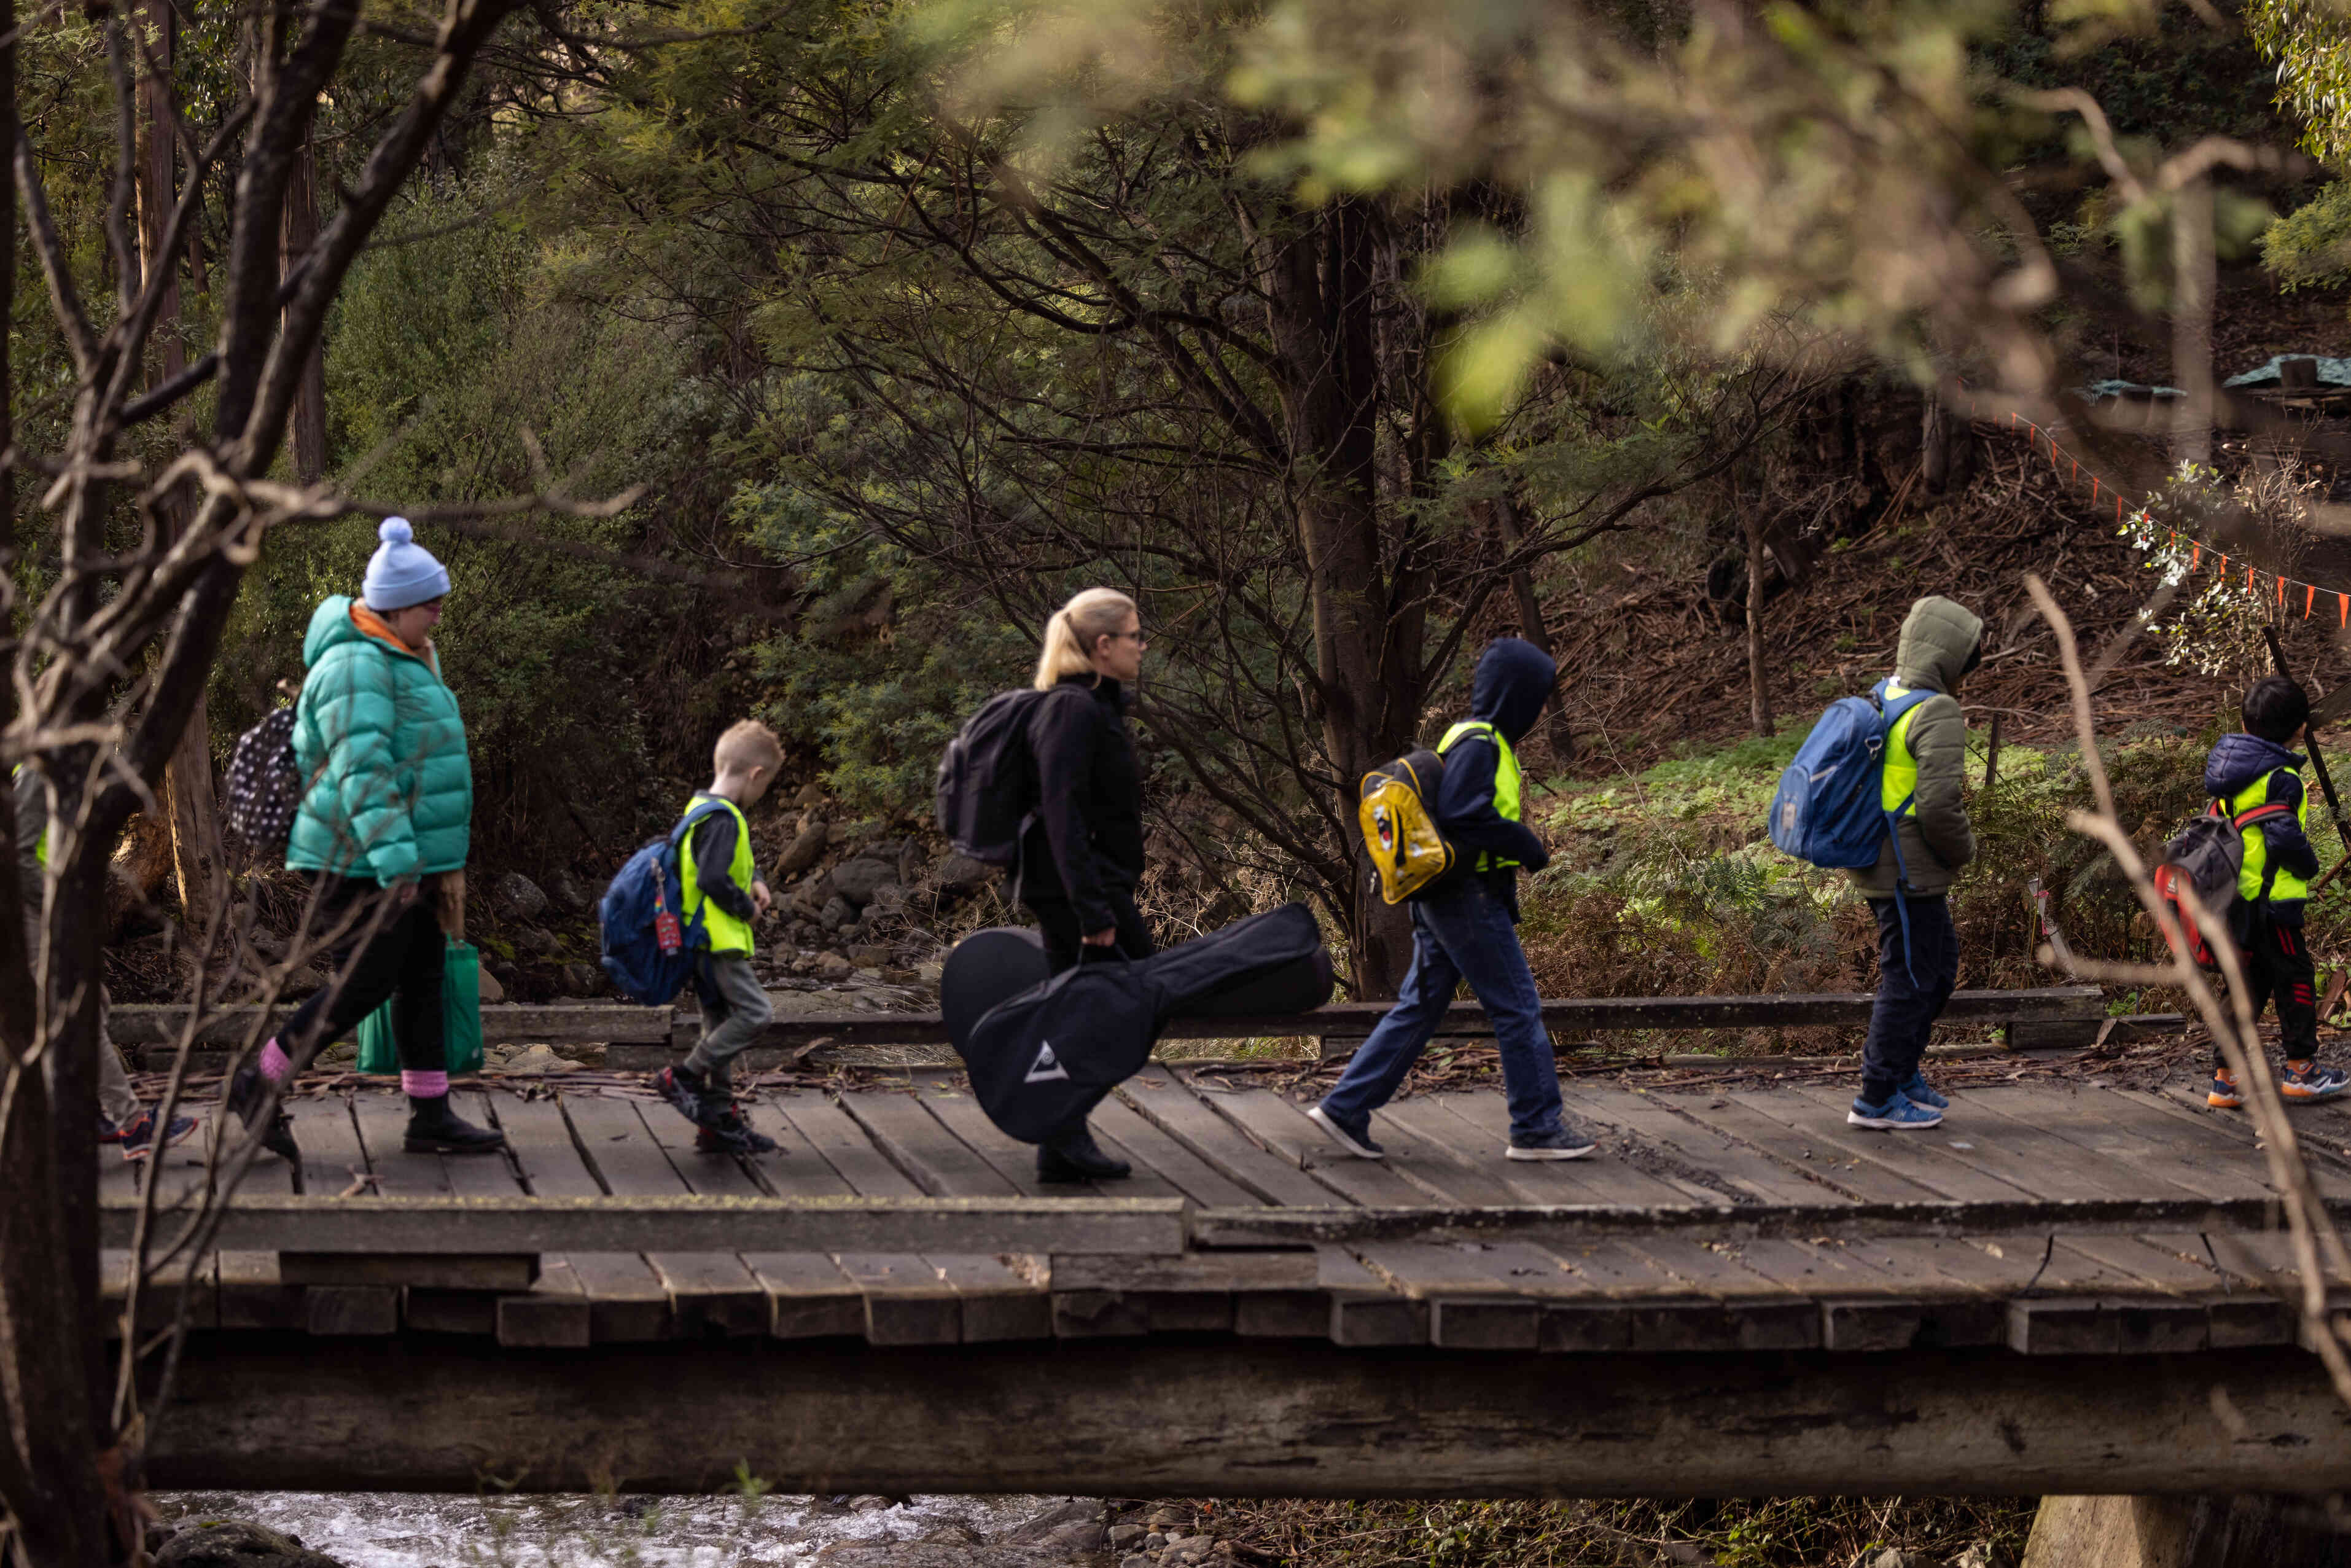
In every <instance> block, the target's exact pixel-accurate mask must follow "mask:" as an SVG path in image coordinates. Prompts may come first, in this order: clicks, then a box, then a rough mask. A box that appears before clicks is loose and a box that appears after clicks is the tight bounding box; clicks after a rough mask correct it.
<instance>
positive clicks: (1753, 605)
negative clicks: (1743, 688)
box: [1740, 508, 1771, 735]
mask: <svg viewBox="0 0 2351 1568" xmlns="http://www.w3.org/2000/svg"><path fill="white" fill-rule="evenodd" d="M1740 528H1741V530H1742V531H1743V532H1744V533H1745V534H1746V536H1747V723H1748V727H1750V729H1752V730H1753V731H1754V732H1755V733H1756V734H1757V735H1769V734H1771V687H1770V686H1769V685H1767V684H1766V682H1765V680H1764V674H1763V520H1762V518H1761V516H1759V515H1758V514H1757V513H1756V512H1755V511H1754V510H1753V509H1752V508H1750V509H1749V511H1748V513H1747V516H1746V517H1743V518H1742V519H1741V520H1740Z"/></svg>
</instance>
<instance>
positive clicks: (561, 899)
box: [547, 871, 595, 915]
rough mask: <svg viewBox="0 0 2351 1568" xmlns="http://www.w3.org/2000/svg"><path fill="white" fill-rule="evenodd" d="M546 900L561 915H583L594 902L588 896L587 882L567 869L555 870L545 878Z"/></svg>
mask: <svg viewBox="0 0 2351 1568" xmlns="http://www.w3.org/2000/svg"><path fill="white" fill-rule="evenodd" d="M547 900H548V902H549V904H553V905H555V907H556V910H557V912H558V913H559V914H563V915H585V914H586V913H587V912H588V910H589V908H590V906H591V905H592V904H594V903H595V900H594V899H592V898H590V896H589V894H588V888H587V884H586V883H582V882H581V881H580V879H579V878H578V877H576V876H573V875H572V874H571V873H569V872H568V871H559V872H557V873H555V874H554V875H553V876H550V877H549V878H548V879H547Z"/></svg>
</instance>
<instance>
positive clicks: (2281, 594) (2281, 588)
mask: <svg viewBox="0 0 2351 1568" xmlns="http://www.w3.org/2000/svg"><path fill="white" fill-rule="evenodd" d="M2278 608H2280V609H2281V610H2282V609H2283V608H2285V579H2284V578H2282V577H2281V578H2279V579H2278Z"/></svg>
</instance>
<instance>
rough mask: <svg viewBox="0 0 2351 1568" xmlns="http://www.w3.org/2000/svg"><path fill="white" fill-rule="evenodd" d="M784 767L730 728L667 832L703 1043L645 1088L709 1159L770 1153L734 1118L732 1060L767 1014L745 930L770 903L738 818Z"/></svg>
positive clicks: (749, 724) (754, 725)
mask: <svg viewBox="0 0 2351 1568" xmlns="http://www.w3.org/2000/svg"><path fill="white" fill-rule="evenodd" d="M783 761H784V747H783V743H782V742H780V741H778V739H777V738H776V732H775V731H773V730H771V729H769V728H768V727H767V726H766V725H764V724H761V723H760V722H759V721H758V720H757V719H748V718H747V719H745V720H743V721H742V722H741V723H740V724H737V725H736V726H734V727H732V728H730V729H728V730H727V732H726V734H724V735H722V736H720V737H718V744H717V745H716V747H713V748H712V751H711V768H712V772H713V774H714V777H713V778H712V779H711V781H710V788H708V789H705V790H703V791H701V792H700V793H699V794H697V795H695V797H694V799H693V800H689V801H687V802H686V807H685V814H684V816H683V817H682V818H680V819H679V822H678V829H677V830H673V836H676V837H679V838H680V840H681V841H680V843H679V845H678V877H679V882H680V884H681V887H682V889H683V897H682V898H681V900H680V904H679V908H678V911H677V913H678V916H679V918H680V920H681V922H682V924H683V926H684V939H685V942H686V945H687V946H689V947H692V948H693V949H695V961H694V989H695V996H696V997H698V998H700V999H701V1002H702V1038H701V1039H699V1040H696V1041H695V1045H694V1050H693V1051H691V1052H689V1053H688V1054H687V1056H686V1059H685V1060H684V1061H682V1062H680V1063H679V1064H678V1065H676V1066H674V1067H665V1068H664V1069H663V1070H662V1071H660V1072H659V1073H657V1074H656V1075H655V1076H654V1078H653V1086H654V1087H655V1088H657V1089H659V1090H660V1091H661V1092H662V1096H663V1098H664V1099H666V1100H667V1101H668V1102H669V1103H671V1104H672V1105H674V1106H675V1107H676V1108H677V1110H678V1113H680V1114H681V1115H683V1116H684V1117H685V1119H686V1120H687V1121H689V1122H692V1123H693V1124H695V1127H696V1128H697V1129H698V1131H697V1132H696V1133H695V1140H694V1142H695V1148H697V1149H700V1150H702V1151H704V1152H705V1153H708V1154H731V1155H764V1154H768V1153H771V1152H773V1151H774V1149H775V1146H776V1141H775V1140H774V1139H773V1138H770V1137H768V1136H766V1135H765V1134H760V1133H756V1132H753V1131H752V1130H751V1126H750V1124H749V1123H747V1122H746V1121H745V1120H744V1119H743V1110H742V1107H741V1106H739V1105H737V1103H735V1089H734V1082H733V1068H732V1063H733V1062H734V1060H735V1058H736V1057H737V1056H739V1055H741V1054H742V1052H743V1050H744V1048H745V1047H746V1046H748V1045H749V1044H750V1043H751V1042H752V1041H753V1040H757V1039H758V1038H759V1031H760V1030H763V1029H765V1028H767V1027H768V1019H771V1018H773V1017H774V1016H775V1009H774V1008H773V1007H772V1006H771V1005H770V1004H769V1003H768V992H767V988H765V987H763V986H761V985H760V984H759V977H758V975H756V974H754V973H753V972H752V969H751V954H752V952H753V951H754V949H755V948H756V947H757V946H758V941H757V938H756V937H755V936H753V934H752V925H753V923H754V922H755V921H757V920H758V918H759V916H761V915H765V914H767V912H768V904H771V903H772V902H773V901H774V900H773V895H772V894H770V893H769V892H768V884H767V882H766V881H765V880H764V879H763V878H762V877H761V876H760V875H759V868H758V862H757V861H756V860H755V859H754V858H753V856H752V853H751V826H750V824H749V822H747V821H745V819H744V815H743V813H744V812H746V811H747V810H750V809H751V808H752V807H754V806H756V805H758V803H759V801H760V800H761V799H762V798H764V797H765V796H766V795H767V793H768V787H769V786H770V785H772V784H774V783H775V781H776V770H777V769H778V768H781V767H782V766H783Z"/></svg>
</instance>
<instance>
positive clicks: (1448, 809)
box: [1437, 731, 1551, 871]
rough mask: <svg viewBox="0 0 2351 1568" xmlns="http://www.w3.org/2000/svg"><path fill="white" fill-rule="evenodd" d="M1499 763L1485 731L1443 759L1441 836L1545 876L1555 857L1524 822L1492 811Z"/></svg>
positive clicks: (1455, 746)
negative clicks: (1546, 867) (1515, 820)
mask: <svg viewBox="0 0 2351 1568" xmlns="http://www.w3.org/2000/svg"><path fill="white" fill-rule="evenodd" d="M1501 762H1502V752H1501V747H1498V746H1496V745H1495V744H1494V740H1493V737H1491V736H1489V735H1487V734H1485V733H1484V732H1483V731H1480V732H1479V733H1477V734H1474V735H1465V736H1463V737H1461V738H1460V739H1459V740H1458V741H1456V742H1454V744H1453V746H1452V747H1451V748H1450V749H1448V750H1447V752H1446V754H1445V782H1444V783H1443V785H1441V786H1440V787H1439V788H1438V789H1437V831H1439V832H1441V833H1443V834H1444V835H1445V836H1446V837H1447V838H1448V839H1451V840H1452V841H1454V842H1455V843H1457V844H1459V845H1462V846H1463V847H1465V848H1468V849H1473V850H1483V851H1485V852H1487V853H1489V854H1494V855H1499V856H1500V857H1501V858H1502V859H1504V860H1510V861H1516V862H1519V863H1520V865H1522V866H1525V867H1526V868H1527V869H1528V870H1529V871H1541V870H1542V868H1543V867H1545V866H1546V865H1549V864H1550V863H1551V852H1550V851H1549V850H1547V849H1545V848H1543V845H1542V841H1541V839H1539V838H1537V837H1535V835H1534V831H1533V830H1532V829H1531V828H1529V827H1528V826H1527V825H1526V824H1525V823H1524V822H1513V821H1510V819H1509V818H1508V817H1505V816H1503V815H1502V813H1501V812H1499V811H1498V810H1495V809H1494V775H1495V771H1496V770H1497V769H1498V768H1499V767H1500V766H1501Z"/></svg>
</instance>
